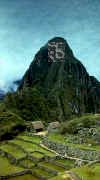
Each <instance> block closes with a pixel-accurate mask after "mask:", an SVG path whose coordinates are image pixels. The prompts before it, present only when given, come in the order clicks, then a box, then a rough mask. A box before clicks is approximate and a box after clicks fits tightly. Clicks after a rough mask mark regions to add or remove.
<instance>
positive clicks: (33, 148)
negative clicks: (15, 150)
mask: <svg viewBox="0 0 100 180" xmlns="http://www.w3.org/2000/svg"><path fill="white" fill-rule="evenodd" d="M10 142H13V143H14V144H18V145H20V146H21V147H22V148H23V149H24V150H26V151H27V152H30V153H31V152H34V151H40V152H42V153H44V154H45V155H47V156H50V157H52V156H55V154H54V153H53V152H51V151H49V150H46V149H44V148H42V147H40V146H38V145H36V144H33V143H31V142H24V141H22V140H18V139H14V140H11V141H10Z"/></svg>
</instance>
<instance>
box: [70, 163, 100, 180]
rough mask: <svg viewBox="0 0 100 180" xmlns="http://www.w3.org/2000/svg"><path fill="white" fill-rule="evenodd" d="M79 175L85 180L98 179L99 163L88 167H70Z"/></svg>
mask: <svg viewBox="0 0 100 180" xmlns="http://www.w3.org/2000/svg"><path fill="white" fill-rule="evenodd" d="M72 171H74V172H75V173H77V174H78V175H79V177H81V178H83V179H85V180H99V179H100V163H96V164H94V165H92V166H90V167H88V166H83V167H80V168H75V169H72Z"/></svg>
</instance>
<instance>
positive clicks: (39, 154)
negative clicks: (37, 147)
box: [31, 151, 44, 159]
mask: <svg viewBox="0 0 100 180" xmlns="http://www.w3.org/2000/svg"><path fill="white" fill-rule="evenodd" d="M31 156H33V157H36V158H39V159H40V158H43V157H44V154H42V153H39V152H36V151H34V152H33V153H31Z"/></svg>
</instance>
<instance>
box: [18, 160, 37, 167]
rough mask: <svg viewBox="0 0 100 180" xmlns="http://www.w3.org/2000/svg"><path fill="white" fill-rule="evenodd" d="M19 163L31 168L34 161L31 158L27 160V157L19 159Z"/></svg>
mask: <svg viewBox="0 0 100 180" xmlns="http://www.w3.org/2000/svg"><path fill="white" fill-rule="evenodd" d="M21 164H22V165H24V166H25V167H27V168H29V169H30V168H32V167H34V165H35V164H34V163H33V161H32V160H29V159H25V160H22V161H21Z"/></svg>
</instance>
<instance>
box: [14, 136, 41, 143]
mask: <svg viewBox="0 0 100 180" xmlns="http://www.w3.org/2000/svg"><path fill="white" fill-rule="evenodd" d="M17 137H18V138H21V139H22V140H23V139H24V140H27V141H30V142H33V143H37V144H39V143H40V141H41V138H40V137H39V136H33V137H31V136H25V135H23V136H22V135H19V136H17Z"/></svg>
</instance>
